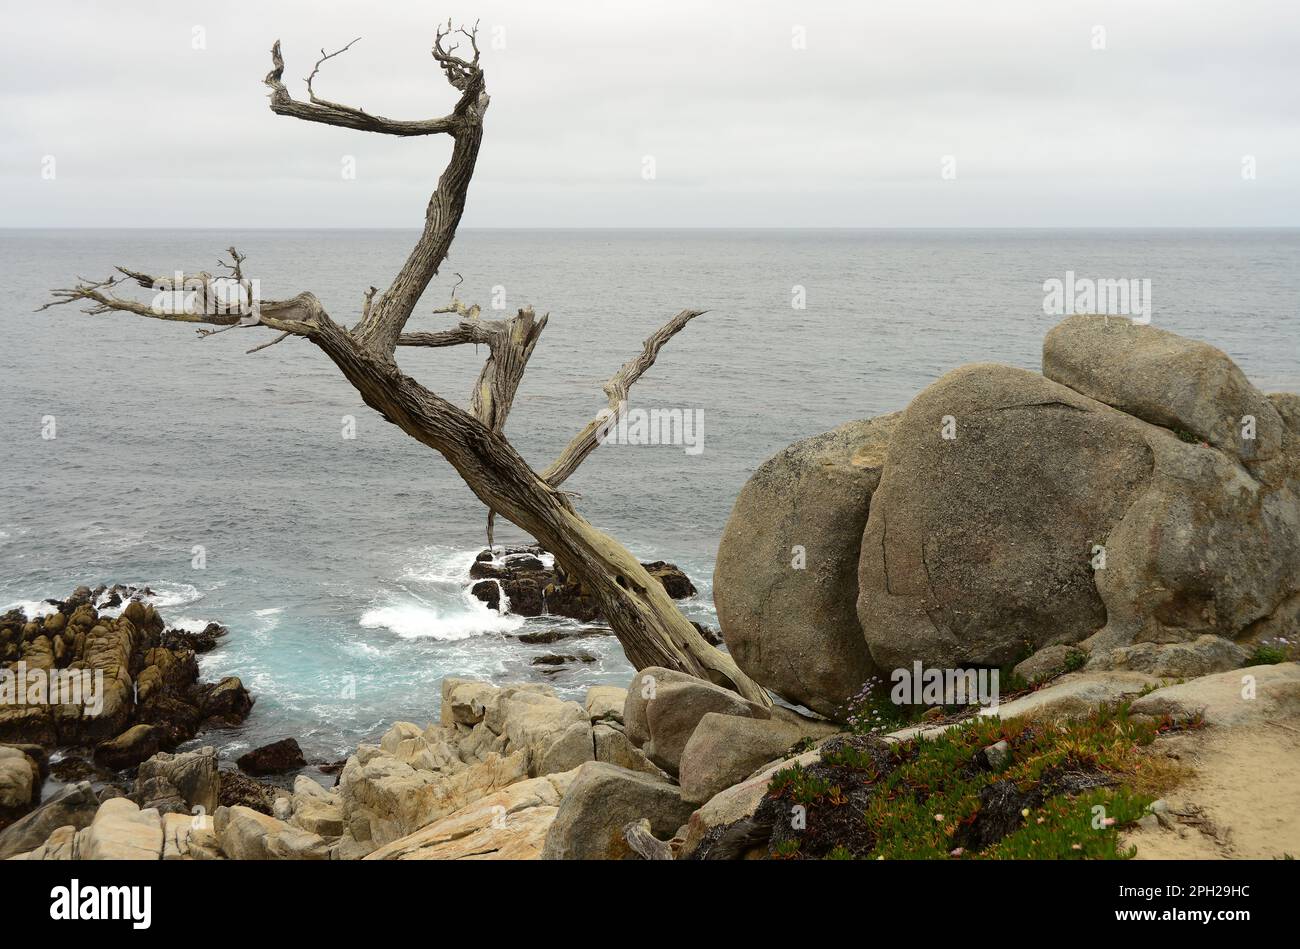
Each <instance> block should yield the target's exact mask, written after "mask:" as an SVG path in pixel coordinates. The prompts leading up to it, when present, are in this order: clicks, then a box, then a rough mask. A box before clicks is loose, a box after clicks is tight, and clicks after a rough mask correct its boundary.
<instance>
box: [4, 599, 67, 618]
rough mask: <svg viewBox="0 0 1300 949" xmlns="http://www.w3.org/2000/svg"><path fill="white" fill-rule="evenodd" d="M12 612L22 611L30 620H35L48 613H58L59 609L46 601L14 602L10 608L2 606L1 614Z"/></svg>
mask: <svg viewBox="0 0 1300 949" xmlns="http://www.w3.org/2000/svg"><path fill="white" fill-rule="evenodd" d="M10 610H22V611H23V612H24V613H26V614H27V618H28V619H35V618H36V617H38V616H44V615H46V614H47V613H57V612H58V610H59V608H58V607H57V606H55V605H54V604H53V603H46V602H45V601H44V600H14V602H12V603H10V604H9V605H8V606H0V613H8V612H9V611H10Z"/></svg>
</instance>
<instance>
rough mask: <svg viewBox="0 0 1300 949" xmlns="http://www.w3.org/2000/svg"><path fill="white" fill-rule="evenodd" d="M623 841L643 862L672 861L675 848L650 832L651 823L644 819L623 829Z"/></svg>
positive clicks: (635, 821)
mask: <svg viewBox="0 0 1300 949" xmlns="http://www.w3.org/2000/svg"><path fill="white" fill-rule="evenodd" d="M623 839H624V840H626V841H627V845H628V846H629V847H631V848H632V852H633V853H634V854H636V855H637V856H639V857H640V858H641V859H643V860H671V859H673V848H672V847H670V846H668V844H667V842H666V841H663V840H660V839H659V838H658V837H656V836H655V835H654V834H652V833H651V832H650V821H648V820H646V819H645V818H644V817H643V818H641V819H640V820H634V821H632V822H631V823H629V824H626V825H624V827H623Z"/></svg>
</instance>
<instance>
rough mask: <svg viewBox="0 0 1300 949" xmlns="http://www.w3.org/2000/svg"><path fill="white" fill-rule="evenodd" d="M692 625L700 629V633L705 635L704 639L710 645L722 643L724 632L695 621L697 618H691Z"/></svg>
mask: <svg viewBox="0 0 1300 949" xmlns="http://www.w3.org/2000/svg"><path fill="white" fill-rule="evenodd" d="M691 625H692V626H694V627H695V628H696V629H697V630H698V631H699V634H700V635H701V636H703V637H704V641H705V642H706V643H708V644H709V645H710V646H721V645H722V634H721V633H719V632H718V631H717V630H716V629H714V628H713V627H712V626H705V625H704V624H703V623H697V622H695V620H691Z"/></svg>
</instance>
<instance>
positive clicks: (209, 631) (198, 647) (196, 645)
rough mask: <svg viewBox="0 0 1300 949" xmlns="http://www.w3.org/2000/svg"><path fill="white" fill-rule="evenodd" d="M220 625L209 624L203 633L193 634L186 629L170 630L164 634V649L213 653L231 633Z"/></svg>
mask: <svg viewBox="0 0 1300 949" xmlns="http://www.w3.org/2000/svg"><path fill="white" fill-rule="evenodd" d="M229 632H230V630H228V629H227V628H226V627H224V626H222V625H221V624H220V623H209V624H208V625H207V626H205V627H203V630H202V631H201V632H197V633H191V632H189V631H187V630H184V629H169V630H167V632H165V633H163V636H162V646H163V648H164V649H189V650H191V651H192V652H195V653H205V652H211V651H212V650H214V649H216V648H217V646H218V645H219V643H218V640H219V639H221V637H223V636H225V635H226V634H227V633H229Z"/></svg>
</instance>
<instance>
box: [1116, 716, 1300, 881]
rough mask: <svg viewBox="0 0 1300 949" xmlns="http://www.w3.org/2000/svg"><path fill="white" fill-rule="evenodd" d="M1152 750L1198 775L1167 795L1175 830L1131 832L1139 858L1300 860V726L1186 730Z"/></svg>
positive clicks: (1282, 724)
mask: <svg viewBox="0 0 1300 949" xmlns="http://www.w3.org/2000/svg"><path fill="white" fill-rule="evenodd" d="M1150 753H1151V754H1154V755H1166V756H1177V760H1178V761H1179V762H1180V763H1181V764H1184V765H1186V766H1188V767H1189V768H1190V769H1191V770H1192V774H1191V776H1190V777H1189V778H1188V779H1187V780H1186V781H1184V782H1183V783H1181V784H1180V785H1179V786H1178V787H1177V788H1175V789H1174V790H1172V791H1170V792H1168V793H1167V794H1166V795H1165V800H1166V801H1167V802H1168V804H1169V811H1168V818H1169V819H1168V824H1169V825H1170V826H1159V827H1154V828H1142V829H1139V830H1137V831H1134V832H1132V833H1129V834H1126V835H1125V838H1124V844H1125V845H1128V844H1133V845H1136V846H1137V859H1139V860H1141V859H1147V860H1161V859H1164V860H1213V859H1252V858H1253V859H1280V858H1282V857H1283V856H1285V855H1290V856H1292V857H1300V723H1297V722H1296V721H1295V720H1288V721H1286V722H1278V723H1264V724H1260V725H1256V726H1252V727H1250V728H1233V729H1219V728H1205V729H1201V730H1198V731H1189V732H1181V733H1178V734H1173V735H1169V736H1166V737H1163V738H1160V739H1159V740H1157V741H1156V742H1155V744H1153V745H1152V746H1151V751H1150Z"/></svg>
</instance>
